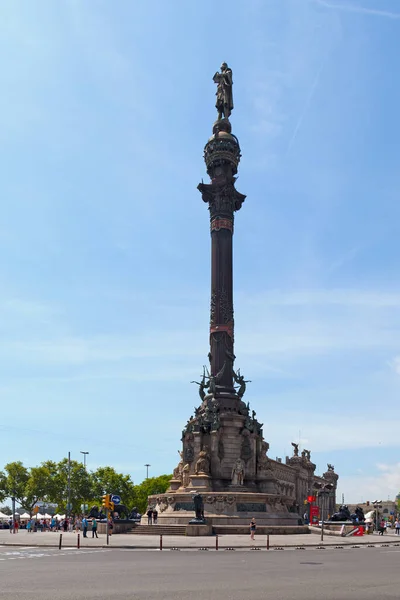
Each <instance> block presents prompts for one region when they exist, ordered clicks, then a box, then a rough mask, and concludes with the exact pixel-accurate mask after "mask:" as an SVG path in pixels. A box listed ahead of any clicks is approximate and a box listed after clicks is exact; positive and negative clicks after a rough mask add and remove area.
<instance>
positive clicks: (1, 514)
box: [0, 512, 11, 521]
mask: <svg viewBox="0 0 400 600" xmlns="http://www.w3.org/2000/svg"><path fill="white" fill-rule="evenodd" d="M10 518H11V517H10V515H5V514H4V513H2V512H0V519H1V520H2V521H5V520H7V521H8V520H9V519H10Z"/></svg>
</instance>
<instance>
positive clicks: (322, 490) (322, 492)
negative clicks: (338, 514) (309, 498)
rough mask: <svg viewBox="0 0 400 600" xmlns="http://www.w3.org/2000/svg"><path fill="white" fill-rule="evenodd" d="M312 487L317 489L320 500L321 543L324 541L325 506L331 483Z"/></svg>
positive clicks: (317, 484)
mask: <svg viewBox="0 0 400 600" xmlns="http://www.w3.org/2000/svg"><path fill="white" fill-rule="evenodd" d="M314 486H315V487H316V488H317V489H318V498H320V499H321V506H320V508H321V542H323V541H324V519H325V504H326V500H327V498H328V497H329V495H330V493H331V491H332V490H333V484H332V483H324V484H322V483H319V482H317V481H316V482H315V484H314Z"/></svg>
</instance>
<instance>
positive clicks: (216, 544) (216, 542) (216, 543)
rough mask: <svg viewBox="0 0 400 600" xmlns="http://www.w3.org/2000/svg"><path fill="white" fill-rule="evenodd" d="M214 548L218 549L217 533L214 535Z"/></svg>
mask: <svg viewBox="0 0 400 600" xmlns="http://www.w3.org/2000/svg"><path fill="white" fill-rule="evenodd" d="M215 549H216V550H218V533H217V535H216V536H215Z"/></svg>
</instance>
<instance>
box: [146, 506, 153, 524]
mask: <svg viewBox="0 0 400 600" xmlns="http://www.w3.org/2000/svg"><path fill="white" fill-rule="evenodd" d="M152 524H153V509H152V508H149V510H148V511H147V525H152Z"/></svg>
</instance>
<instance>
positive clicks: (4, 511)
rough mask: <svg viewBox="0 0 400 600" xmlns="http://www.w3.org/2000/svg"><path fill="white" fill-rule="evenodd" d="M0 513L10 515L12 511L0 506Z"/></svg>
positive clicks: (7, 507)
mask: <svg viewBox="0 0 400 600" xmlns="http://www.w3.org/2000/svg"><path fill="white" fill-rule="evenodd" d="M0 512H2V513H3V514H4V515H12V510H11V508H10V507H9V506H0Z"/></svg>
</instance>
